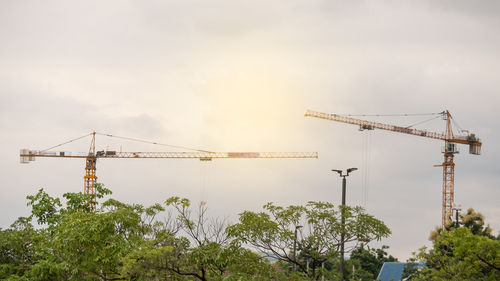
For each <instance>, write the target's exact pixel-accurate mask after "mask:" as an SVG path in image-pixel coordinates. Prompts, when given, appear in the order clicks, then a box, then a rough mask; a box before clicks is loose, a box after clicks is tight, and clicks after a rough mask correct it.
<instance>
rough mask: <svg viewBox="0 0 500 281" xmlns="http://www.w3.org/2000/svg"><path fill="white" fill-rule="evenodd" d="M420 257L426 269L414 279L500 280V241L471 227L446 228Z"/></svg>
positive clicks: (422, 250) (423, 250) (422, 251)
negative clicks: (480, 233)
mask: <svg viewBox="0 0 500 281" xmlns="http://www.w3.org/2000/svg"><path fill="white" fill-rule="evenodd" d="M426 250H427V249H425V248H423V249H421V250H420V253H419V254H418V258H419V259H420V260H423V261H424V262H425V264H426V266H427V268H426V269H423V270H422V271H420V272H418V273H417V274H415V277H413V278H412V280H444V279H448V280H500V241H498V240H494V239H491V238H489V237H486V236H481V235H474V234H473V233H472V232H471V230H470V229H468V228H464V227H461V228H458V229H455V230H452V231H450V232H449V231H443V232H441V234H440V236H439V237H438V238H437V239H436V240H435V241H434V244H433V247H432V248H431V249H430V250H429V251H428V252H427V251H426Z"/></svg>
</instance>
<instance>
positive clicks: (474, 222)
mask: <svg viewBox="0 0 500 281" xmlns="http://www.w3.org/2000/svg"><path fill="white" fill-rule="evenodd" d="M459 225H461V226H462V227H466V228H468V229H470V231H471V232H472V234H474V235H482V236H487V237H489V238H494V236H493V235H492V229H491V227H490V226H489V225H485V221H484V216H483V214H481V213H479V212H476V211H475V210H474V209H473V208H469V209H467V211H466V212H465V213H460V214H459ZM455 228H456V222H455V221H453V220H450V221H448V223H447V224H446V225H445V226H444V230H447V231H451V230H453V229H455ZM441 231H443V227H436V229H435V230H433V231H431V234H430V236H429V240H431V241H434V240H436V238H437V237H439V235H440V233H441Z"/></svg>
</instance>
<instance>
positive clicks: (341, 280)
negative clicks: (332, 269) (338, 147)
mask: <svg viewBox="0 0 500 281" xmlns="http://www.w3.org/2000/svg"><path fill="white" fill-rule="evenodd" d="M357 169H358V168H349V169H347V170H346V173H345V174H343V173H342V170H334V169H332V171H333V172H337V173H339V176H340V177H341V178H342V205H341V206H345V188H346V178H345V177H347V176H349V174H350V173H351V172H354V171H356V170H357ZM341 224H342V232H341V233H340V281H344V275H345V274H344V235H345V233H344V232H345V216H344V208H342V209H341Z"/></svg>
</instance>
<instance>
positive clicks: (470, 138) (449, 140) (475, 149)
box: [305, 110, 482, 226]
mask: <svg viewBox="0 0 500 281" xmlns="http://www.w3.org/2000/svg"><path fill="white" fill-rule="evenodd" d="M440 114H441V115H442V116H443V119H444V120H446V131H445V133H435V132H428V131H425V130H418V129H414V128H408V127H400V126H395V125H389V124H384V123H378V122H372V121H366V120H360V119H356V118H351V117H347V116H343V115H338V114H329V113H323V112H317V111H312V110H307V112H306V114H305V116H310V117H316V118H321V119H326V120H332V121H337V122H341V123H347V124H352V125H358V126H359V128H360V130H373V129H382V130H387V131H391V132H397V133H403V134H409V135H415V136H421V137H426V138H432V139H438V140H444V142H445V146H444V149H443V154H444V161H443V164H441V165H436V166H439V167H441V166H442V167H443V191H442V212H441V223H442V225H443V226H444V225H445V224H446V223H447V222H448V220H449V219H450V216H451V215H452V208H453V197H454V180H455V163H453V156H454V155H455V154H456V153H458V149H457V148H456V146H455V144H456V143H461V144H468V145H469V153H470V154H475V155H479V154H481V145H482V143H481V141H480V140H479V138H477V137H476V136H475V135H474V134H470V133H468V132H467V135H455V134H454V133H453V130H452V126H451V119H452V117H451V114H450V112H449V111H448V110H445V111H443V112H441V113H440Z"/></svg>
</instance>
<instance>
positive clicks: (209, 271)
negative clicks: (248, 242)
mask: <svg viewBox="0 0 500 281" xmlns="http://www.w3.org/2000/svg"><path fill="white" fill-rule="evenodd" d="M165 203H166V205H167V207H171V208H173V209H174V210H175V212H176V213H177V215H178V216H177V218H176V220H177V223H176V225H177V226H179V227H180V231H182V232H183V233H184V234H186V235H187V237H188V238H186V237H175V236H174V235H172V233H169V232H168V231H164V232H158V233H156V235H155V237H154V239H152V240H151V241H146V243H144V244H143V246H142V247H141V248H138V249H136V251H133V252H132V253H131V254H130V255H128V256H127V260H126V263H125V266H124V269H123V270H125V271H127V273H128V274H129V276H131V277H132V279H136V278H137V279H138V280H193V279H196V280H202V281H206V280H246V279H251V280H269V279H271V278H273V277H274V275H275V274H276V272H275V271H274V270H273V269H272V267H271V265H270V264H269V262H266V261H265V260H264V259H262V257H261V256H259V255H257V254H256V253H253V252H251V251H250V250H248V249H245V248H243V247H241V245H240V243H238V242H237V241H232V239H231V238H230V237H229V236H228V235H227V234H226V232H225V230H226V227H227V225H228V224H227V222H226V221H225V220H219V219H209V218H207V217H206V211H207V208H206V205H205V204H200V206H199V208H198V212H197V213H196V214H195V213H193V212H192V209H191V208H190V205H191V203H190V201H189V200H188V199H181V198H179V197H171V198H169V199H167V200H166V202H165Z"/></svg>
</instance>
